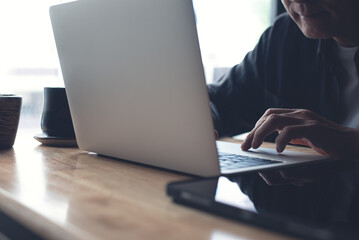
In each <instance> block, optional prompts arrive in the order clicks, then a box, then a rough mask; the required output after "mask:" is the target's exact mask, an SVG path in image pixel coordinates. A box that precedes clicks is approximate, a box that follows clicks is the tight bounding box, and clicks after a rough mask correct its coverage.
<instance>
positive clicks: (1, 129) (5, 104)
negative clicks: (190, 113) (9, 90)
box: [0, 94, 22, 149]
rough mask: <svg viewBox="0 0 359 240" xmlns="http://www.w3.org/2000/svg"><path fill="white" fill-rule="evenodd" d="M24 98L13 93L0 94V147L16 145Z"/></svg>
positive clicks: (5, 147)
mask: <svg viewBox="0 0 359 240" xmlns="http://www.w3.org/2000/svg"><path fill="white" fill-rule="evenodd" d="M21 103H22V98H21V97H19V96H15V95H11V94H3V95H2V94H0V149H7V148H11V147H12V146H13V145H14V142H15V138H16V133H17V128H18V126H19V119H20V112H21Z"/></svg>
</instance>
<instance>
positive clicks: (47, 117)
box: [41, 87, 75, 138]
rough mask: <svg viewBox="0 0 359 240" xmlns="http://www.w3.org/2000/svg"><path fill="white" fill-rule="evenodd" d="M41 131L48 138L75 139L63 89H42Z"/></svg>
mask: <svg viewBox="0 0 359 240" xmlns="http://www.w3.org/2000/svg"><path fill="white" fill-rule="evenodd" d="M41 129H42V131H43V133H44V134H46V135H47V136H50V137H64V138H75V132H74V127H73V124H72V119H71V114H70V109H69V104H68V102H67V96H66V91H65V88H50V87H46V88H44V108H43V112H42V117H41Z"/></svg>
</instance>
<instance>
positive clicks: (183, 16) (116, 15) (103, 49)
mask: <svg viewBox="0 0 359 240" xmlns="http://www.w3.org/2000/svg"><path fill="white" fill-rule="evenodd" d="M50 16H51V21H52V26H53V32H54V36H55V40H56V45H57V50H58V54H59V59H60V64H61V69H62V73H63V77H64V82H65V87H66V91H67V96H68V100H69V105H70V111H71V115H72V119H73V123H74V128H75V133H76V138H77V141H78V145H79V147H80V148H81V149H83V150H87V151H90V152H95V153H99V154H103V155H107V156H111V157H116V158H120V159H126V160H130V161H134V162H138V163H143V164H148V165H152V166H157V167H161V168H166V169H171V170H176V171H180V172H185V173H189V174H194V175H199V176H214V175H220V174H232V173H235V172H243V171H254V170H262V169H267V168H274V167H282V166H284V165H292V164H303V163H308V162H311V161H320V160H324V159H326V158H325V157H323V156H319V155H311V154H301V153H296V152H289V151H285V152H284V153H283V154H277V153H276V152H275V150H272V149H264V148H260V149H259V150H256V151H250V152H243V151H241V150H240V145H238V144H233V143H224V142H217V143H216V141H215V139H214V133H213V124H212V119H211V112H210V107H209V98H208V93H207V87H206V83H205V77H204V71H203V65H202V61H201V54H200V48H199V43H198V38H197V30H196V24H195V17H194V12H193V6H192V1H191V0H80V1H74V2H69V3H64V4H60V5H56V6H52V7H51V8H50ZM217 149H218V151H217ZM218 152H220V156H221V158H222V157H224V158H226V160H224V161H222V160H221V166H220V164H219V160H218ZM238 155H242V156H247V157H245V158H244V159H243V160H240V159H241V158H243V157H240V156H238ZM238 159H239V160H238ZM263 159H264V160H263ZM240 161H242V164H240V163H238V162H240Z"/></svg>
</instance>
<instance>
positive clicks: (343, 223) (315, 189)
mask: <svg viewBox="0 0 359 240" xmlns="http://www.w3.org/2000/svg"><path fill="white" fill-rule="evenodd" d="M168 193H169V195H172V196H173V198H174V200H175V201H176V202H179V203H182V204H186V205H190V206H192V207H196V208H200V209H202V210H208V211H210V212H212V213H216V214H220V215H223V216H227V217H231V218H234V219H238V220H241V221H244V222H247V223H251V224H256V225H260V226H263V227H266V228H271V229H273V230H278V231H281V232H285V233H292V234H294V235H299V236H304V237H309V238H312V239H346V238H348V239H359V231H358V229H359V165H358V162H355V161H353V162H350V161H346V162H340V163H339V164H338V163H330V164H325V165H312V166H305V167H296V168H290V169H279V170H275V171H267V172H256V173H247V174H240V175H236V176H231V177H225V176H222V177H218V178H209V179H197V180H191V181H185V182H180V183H172V184H170V185H169V186H168Z"/></svg>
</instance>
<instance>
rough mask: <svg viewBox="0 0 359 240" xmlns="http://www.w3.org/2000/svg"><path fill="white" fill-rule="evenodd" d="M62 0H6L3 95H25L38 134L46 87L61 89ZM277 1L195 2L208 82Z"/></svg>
mask: <svg viewBox="0 0 359 240" xmlns="http://www.w3.org/2000/svg"><path fill="white" fill-rule="evenodd" d="M60 2H63V1H50V0H2V1H1V3H0V31H1V38H0V86H1V87H0V93H15V94H18V95H20V96H22V97H23V107H22V113H21V119H20V126H19V127H20V130H21V131H23V132H26V133H28V134H33V135H35V134H37V133H40V132H41V130H40V118H41V112H42V106H43V88H44V87H63V86H64V84H63V79H62V75H61V70H60V66H59V61H58V57H57V52H56V47H55V42H54V39H53V35H52V29H51V24H50V19H49V13H48V9H49V6H51V5H53V4H57V3H60ZM277 2H278V1H277V0H250V1H248V0H193V4H194V8H195V13H196V18H197V28H198V35H199V39H200V46H201V52H202V58H203V64H204V68H205V74H206V79H207V82H212V81H214V80H215V79H217V78H219V77H220V76H221V75H222V74H224V73H225V72H226V71H227V70H228V69H229V68H230V67H232V66H233V65H235V64H237V63H239V62H241V60H242V59H243V57H244V56H245V54H246V53H247V52H248V51H250V50H252V49H253V47H254V46H255V44H256V43H257V41H258V39H259V37H260V35H261V33H262V32H263V31H264V30H265V29H266V28H267V27H268V26H269V25H270V24H271V22H272V21H273V19H274V17H275V12H276V6H277V5H276V4H277Z"/></svg>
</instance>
